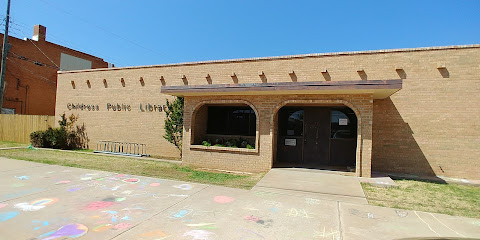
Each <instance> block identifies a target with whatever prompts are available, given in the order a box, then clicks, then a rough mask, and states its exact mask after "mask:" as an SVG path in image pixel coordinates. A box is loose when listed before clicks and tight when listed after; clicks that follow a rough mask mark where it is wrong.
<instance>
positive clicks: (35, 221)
mask: <svg viewBox="0 0 480 240" xmlns="http://www.w3.org/2000/svg"><path fill="white" fill-rule="evenodd" d="M32 223H41V225H42V226H41V227H36V228H34V229H33V230H38V229H40V228H42V227H45V226H48V222H47V221H39V220H33V221H32Z"/></svg>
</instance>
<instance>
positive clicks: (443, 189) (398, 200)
mask: <svg viewBox="0 0 480 240" xmlns="http://www.w3.org/2000/svg"><path fill="white" fill-rule="evenodd" d="M395 182H396V183H397V185H398V186H399V187H398V188H395V187H390V188H384V187H376V186H373V185H371V184H368V183H362V187H363V190H364V192H365V195H366V197H367V199H368V203H370V204H372V205H377V206H383V207H392V208H401V209H409V210H417V211H425V212H436V213H443V214H449V215H455V216H465V217H472V218H480V187H478V186H466V185H459V184H439V183H431V182H422V181H414V180H396V181H395Z"/></svg>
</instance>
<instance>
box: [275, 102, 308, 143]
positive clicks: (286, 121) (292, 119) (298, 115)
mask: <svg viewBox="0 0 480 240" xmlns="http://www.w3.org/2000/svg"><path fill="white" fill-rule="evenodd" d="M303 115H304V110H303V109H300V108H294V107H293V108H292V107H283V108H282V109H280V111H279V120H278V121H279V127H280V135H281V136H295V137H300V136H303Z"/></svg>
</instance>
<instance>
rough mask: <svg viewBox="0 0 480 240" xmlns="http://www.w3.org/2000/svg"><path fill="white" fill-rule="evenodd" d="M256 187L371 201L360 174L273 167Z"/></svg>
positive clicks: (271, 190) (288, 193)
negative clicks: (366, 195)
mask: <svg viewBox="0 0 480 240" xmlns="http://www.w3.org/2000/svg"><path fill="white" fill-rule="evenodd" d="M252 190H254V191H267V192H274V193H277V194H283V195H291V196H299V197H310V198H318V199H325V200H334V201H341V202H351V203H359V204H368V202H367V199H366V198H365V194H364V193H363V189H362V186H360V182H359V180H358V178H357V177H353V176H343V175H338V174H332V173H326V172H325V171H322V170H316V169H302V168H273V169H271V170H270V171H269V172H268V173H267V174H266V175H265V177H263V179H262V180H260V181H259V182H258V183H257V185H255V187H254V188H253V189H252Z"/></svg>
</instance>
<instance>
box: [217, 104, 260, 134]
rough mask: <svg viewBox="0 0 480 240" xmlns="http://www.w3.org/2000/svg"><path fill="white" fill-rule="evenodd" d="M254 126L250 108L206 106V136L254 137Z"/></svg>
mask: <svg viewBox="0 0 480 240" xmlns="http://www.w3.org/2000/svg"><path fill="white" fill-rule="evenodd" d="M256 124H257V119H256V116H255V111H253V109H252V108H250V107H233V106H232V107H230V106H229V107H227V106H208V123H207V134H220V135H242V136H255V132H256Z"/></svg>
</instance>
